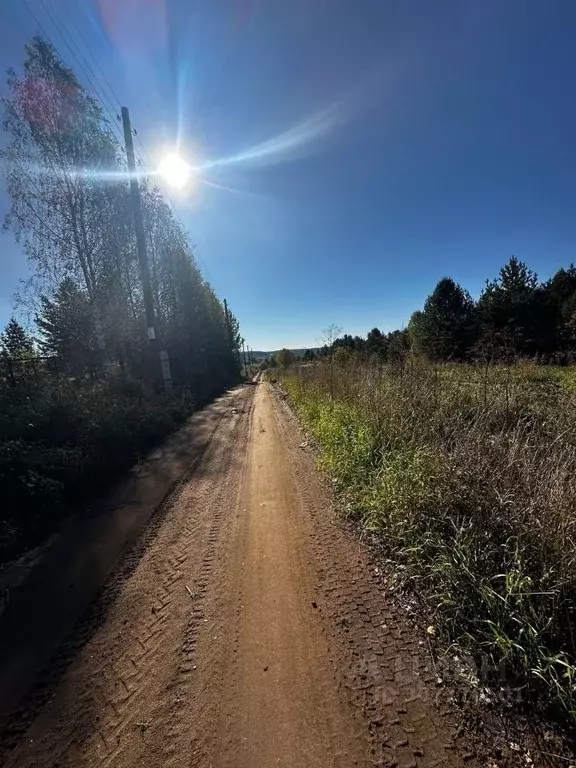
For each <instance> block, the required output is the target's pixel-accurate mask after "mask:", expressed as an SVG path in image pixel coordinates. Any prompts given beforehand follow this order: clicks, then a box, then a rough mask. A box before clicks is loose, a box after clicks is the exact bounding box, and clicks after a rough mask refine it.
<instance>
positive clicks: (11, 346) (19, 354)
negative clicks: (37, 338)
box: [0, 317, 34, 360]
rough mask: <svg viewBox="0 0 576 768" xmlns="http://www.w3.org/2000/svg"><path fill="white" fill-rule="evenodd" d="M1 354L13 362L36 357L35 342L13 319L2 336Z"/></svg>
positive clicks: (0, 340)
mask: <svg viewBox="0 0 576 768" xmlns="http://www.w3.org/2000/svg"><path fill="white" fill-rule="evenodd" d="M0 352H1V354H2V356H3V357H5V358H10V359H12V360H22V359H31V358H32V357H33V356H34V340H33V338H32V336H30V334H28V333H26V331H25V330H24V328H23V327H22V326H21V325H20V323H19V322H18V321H17V320H16V319H15V318H13V317H12V318H11V319H10V320H9V322H8V324H7V325H6V328H5V329H4V331H3V333H2V334H0Z"/></svg>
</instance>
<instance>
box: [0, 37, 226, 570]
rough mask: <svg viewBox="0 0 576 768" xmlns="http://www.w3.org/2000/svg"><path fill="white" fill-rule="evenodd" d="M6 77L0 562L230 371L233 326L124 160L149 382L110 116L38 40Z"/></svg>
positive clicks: (157, 196)
mask: <svg viewBox="0 0 576 768" xmlns="http://www.w3.org/2000/svg"><path fill="white" fill-rule="evenodd" d="M7 85H8V88H7V96H6V98H4V99H3V100H2V104H3V108H4V119H3V128H4V141H3V143H2V150H1V154H0V159H1V165H2V171H3V173H4V175H5V181H6V191H7V194H8V198H9V201H10V208H9V212H8V215H7V216H6V220H5V222H4V229H5V230H8V231H10V232H12V233H13V235H14V236H15V238H16V241H17V242H18V243H19V244H20V246H21V248H22V250H23V252H24V253H25V255H26V256H27V259H28V262H29V265H30V267H31V277H30V279H29V280H28V281H27V283H26V284H25V285H24V286H23V288H22V290H21V291H20V294H19V297H18V304H19V309H20V311H21V312H22V314H23V315H26V314H27V317H28V322H27V323H25V326H26V327H24V326H23V325H22V324H20V323H19V322H18V321H17V320H16V319H15V318H12V319H11V320H10V321H9V322H8V324H7V326H6V328H5V329H4V331H3V332H2V333H1V334H0V497H1V498H2V499H3V500H4V502H5V503H4V505H3V506H2V511H1V512H0V563H1V562H2V561H3V560H4V559H6V558H10V557H13V556H15V555H17V554H18V553H19V552H20V551H22V550H23V549H24V548H26V547H27V546H31V545H33V544H35V543H36V542H38V541H39V540H41V538H42V537H43V536H44V535H46V534H47V533H49V532H50V531H52V530H53V529H54V527H55V526H56V525H57V524H58V520H59V519H61V517H62V515H63V514H65V513H67V511H69V510H71V509H77V508H78V506H77V505H78V503H79V502H80V501H83V500H85V499H91V498H93V497H94V496H95V495H96V494H97V493H99V492H100V491H101V490H103V489H104V488H106V487H107V486H108V485H109V484H110V482H111V481H112V480H113V478H114V477H115V475H117V474H118V473H120V472H122V471H124V470H126V469H127V468H128V467H130V466H131V465H132V464H133V463H134V462H135V461H136V460H137V459H138V458H140V457H142V456H143V455H144V454H145V453H146V452H147V451H148V450H149V449H150V448H151V447H152V446H153V445H154V444H156V443H158V442H159V441H160V440H162V439H163V438H165V437H166V435H168V434H169V433H170V432H171V431H172V430H174V429H175V428H177V427H178V425H180V424H181V423H182V422H183V420H184V419H186V418H187V417H188V416H189V415H190V413H191V412H192V410H194V408H196V407H197V406H198V405H199V404H202V403H204V402H205V401H206V400H207V399H208V398H210V397H212V396H214V395H217V394H219V393H221V392H222V391H223V390H224V389H226V388H227V387H229V386H231V385H233V384H235V383H237V382H238V381H239V380H240V376H241V372H240V356H239V349H240V331H239V327H238V322H237V320H236V318H235V317H234V315H233V313H232V312H230V311H229V310H228V308H227V307H226V306H225V305H223V303H222V302H221V301H220V300H219V299H218V297H217V296H216V294H215V293H214V291H213V289H212V287H211V286H210V285H209V284H208V282H207V281H206V280H205V279H204V278H203V276H202V274H201V273H200V270H199V269H198V266H197V264H196V261H195V259H194V256H193V253H192V250H191V247H190V244H189V242H188V237H187V235H186V232H185V231H184V230H183V228H182V226H181V225H180V224H179V223H178V221H176V219H175V217H174V215H173V212H172V209H171V207H170V206H169V205H168V204H167V202H166V200H165V199H164V196H163V194H162V192H161V190H160V189H159V188H158V187H157V186H155V185H154V183H153V180H152V178H151V177H150V176H148V175H147V174H146V173H144V169H142V168H139V183H140V190H141V197H142V206H143V215H144V226H145V236H146V246H147V250H148V255H149V262H150V278H151V286H152V294H153V302H154V310H155V314H156V333H157V336H158V338H159V340H160V344H161V348H163V349H167V350H168V352H169V355H170V363H171V368H172V378H173V382H174V392H173V394H172V395H170V396H165V395H163V394H159V393H158V392H157V386H156V383H157V382H155V381H154V379H155V378H156V379H157V378H158V377H155V376H154V375H153V374H152V371H151V366H150V363H151V359H150V352H149V345H148V339H147V324H146V317H145V310H144V300H143V290H142V283H141V279H140V272H139V262H138V253H137V249H136V238H135V231H134V219H133V211H132V208H131V201H130V193H129V185H128V174H127V167H126V161H125V157H124V152H123V148H122V146H121V145H120V144H119V143H118V142H117V141H116V139H115V136H114V131H113V126H111V124H110V123H108V122H107V121H106V120H105V119H104V116H103V113H102V108H101V106H100V105H99V104H98V103H97V102H96V101H95V100H94V99H92V98H91V96H90V95H89V94H88V93H87V92H86V91H85V89H84V88H83V87H82V85H81V84H80V83H79V81H78V79H77V78H76V76H75V74H74V73H73V71H72V70H71V69H69V68H68V67H67V66H65V64H64V63H63V62H62V60H61V59H60V58H59V56H58V54H57V52H56V50H55V49H54V48H53V47H52V45H51V44H50V43H49V42H47V41H46V40H44V39H42V38H40V37H35V38H33V39H32V40H31V41H30V42H29V43H28V45H27V46H26V50H25V60H24V63H23V68H22V70H21V72H20V73H19V74H17V73H16V72H15V71H13V70H10V71H9V73H8V83H7ZM156 363H157V365H158V368H159V363H158V360H157V359H156ZM158 373H159V371H158ZM82 508H83V507H82Z"/></svg>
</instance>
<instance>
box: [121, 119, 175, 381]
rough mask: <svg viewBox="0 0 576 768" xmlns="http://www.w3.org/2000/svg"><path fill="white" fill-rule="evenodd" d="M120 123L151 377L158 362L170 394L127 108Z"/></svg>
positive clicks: (154, 375) (169, 377)
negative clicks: (155, 308) (123, 141)
mask: <svg viewBox="0 0 576 768" xmlns="http://www.w3.org/2000/svg"><path fill="white" fill-rule="evenodd" d="M122 124H123V126H124V140H125V141H126V157H127V158H128V176H129V178H130V196H131V200H132V213H133V214H134V229H135V231H136V245H137V248H138V264H139V265H140V279H141V280H142V294H143V296H144V309H145V312H146V330H147V334H148V350H149V358H150V367H151V369H152V378H153V379H155V380H157V379H158V376H157V374H156V371H157V370H158V362H159V363H160V372H161V375H162V381H163V382H164V391H165V392H167V393H169V392H172V374H171V372H170V361H169V359H168V352H167V351H166V350H165V349H162V350H160V351H159V347H158V339H157V338H156V322H155V318H154V300H153V298H152V285H151V283H150V265H149V264H148V254H147V252H146V237H145V235H144V218H143V216H142V199H141V198H140V187H139V185H138V178H137V176H136V163H135V160H134V142H133V140H132V126H131V125H130V113H129V112H128V108H127V107H122Z"/></svg>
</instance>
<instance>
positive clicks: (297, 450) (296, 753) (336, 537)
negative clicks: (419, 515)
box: [0, 383, 486, 768]
mask: <svg viewBox="0 0 576 768" xmlns="http://www.w3.org/2000/svg"><path fill="white" fill-rule="evenodd" d="M215 407H216V409H219V410H217V414H218V418H217V419H216V421H215V422H214V423H216V422H217V424H218V428H217V429H216V428H214V429H211V430H207V431H206V433H205V440H204V443H203V444H202V447H201V449H200V448H198V452H197V457H198V458H197V461H196V462H195V464H194V466H193V468H192V469H190V468H189V471H188V473H187V474H186V476H185V479H184V481H183V482H181V483H180V484H179V485H178V487H177V489H176V491H174V492H173V493H172V495H171V496H170V497H169V498H168V499H167V500H166V501H165V502H164V505H163V509H162V514H161V515H160V516H154V515H152V516H151V517H150V521H149V522H148V524H147V525H144V524H143V523H142V526H143V527H141V528H142V529H141V530H140V529H138V538H137V541H136V543H135V544H134V546H133V547H132V548H131V549H130V550H129V551H127V552H125V554H124V556H123V557H122V558H121V560H120V562H119V563H118V564H117V565H116V566H114V567H112V564H111V563H112V560H113V558H112V556H111V555H110V556H109V557H108V560H107V561H106V563H107V564H106V567H107V568H108V570H111V571H112V575H111V576H110V577H109V578H108V579H107V580H106V583H105V585H104V588H103V591H100V593H99V597H98V598H97V599H96V600H95V601H93V603H92V608H91V609H90V610H88V612H87V613H84V614H83V615H82V618H81V619H80V620H79V621H76V623H75V626H74V629H73V630H71V631H70V633H69V635H67V640H66V642H65V643H64V650H62V647H61V646H60V651H59V653H60V657H58V656H56V660H55V661H54V662H53V664H48V675H47V677H46V674H45V675H44V678H43V677H42V676H40V680H41V682H37V685H36V687H35V689H33V691H32V694H31V696H28V697H27V698H26V700H25V703H24V704H21V705H20V706H19V707H17V708H16V710H13V711H12V712H11V713H10V714H6V715H4V719H5V721H6V722H7V723H8V725H9V727H7V728H5V729H4V739H3V747H4V754H5V758H6V762H5V765H6V766H7V767H8V766H9V767H10V768H15V766H18V767H19V768H32V766H34V767H37V768H40V767H42V768H44V767H46V768H48V766H50V767H51V768H52V767H53V766H59V767H60V768H63V767H64V766H74V767H75V768H80V767H82V766H96V765H98V766H108V765H109V766H115V768H122V766H137V765H138V766H140V765H143V766H144V765H145V766H147V767H148V768H151V767H153V766H163V767H165V766H197V767H198V768H211V767H213V768H216V767H218V768H272V766H283V767H284V768H308V767H309V766H310V767H311V766H322V768H331V767H332V766H333V767H334V768H348V767H349V766H382V767H383V766H390V767H391V766H396V765H398V766H433V765H438V766H459V765H464V764H466V765H476V764H486V762H485V761H480V762H478V763H476V758H475V756H474V755H472V754H468V755H465V754H463V753H462V749H461V748H460V745H459V744H458V741H457V740H455V739H454V735H453V723H452V721H451V714H450V713H446V712H445V713H440V712H439V711H438V709H437V708H436V706H435V704H434V673H433V670H432V671H431V670H430V669H428V666H427V664H426V659H425V656H424V654H423V649H422V646H421V644H420V643H421V638H420V637H419V636H418V634H417V633H416V632H415V631H414V630H413V629H412V628H411V627H410V626H408V625H407V624H406V623H405V621H404V619H403V618H402V617H401V616H399V615H398V612H397V611H396V610H395V609H394V607H393V605H392V603H391V602H390V600H389V599H388V597H387V596H386V594H384V593H383V592H382V584H381V581H380V580H379V578H378V573H377V569H375V567H374V564H373V563H372V562H371V560H370V557H369V555H368V554H367V552H366V551H365V549H364V548H362V547H361V546H360V545H359V544H358V542H357V541H355V540H354V538H353V537H351V536H349V535H347V534H346V532H345V531H344V530H343V529H342V528H341V527H340V526H339V525H338V524H337V522H336V521H335V519H334V513H333V511H332V508H331V506H330V503H329V501H328V497H327V494H326V491H325V489H324V488H323V487H322V483H321V480H320V479H319V477H318V476H317V474H316V472H315V469H314V458H313V456H312V454H311V453H310V452H309V451H308V450H307V448H306V446H305V445H304V446H302V441H303V440H304V438H303V436H302V434H301V433H300V432H299V430H298V428H297V426H296V424H295V423H294V420H293V417H292V415H291V413H290V411H289V409H288V408H287V407H286V405H285V403H284V402H283V401H282V400H281V398H279V397H278V395H277V394H276V393H275V392H274V390H273V389H272V388H271V387H270V385H268V384H266V383H261V384H259V385H257V386H246V387H243V388H241V389H239V390H236V391H235V392H233V393H231V394H229V395H227V396H226V397H225V398H223V399H222V400H221V401H219V403H218V404H217V405H216V406H215ZM135 530H136V529H135ZM134 535H135V534H134ZM80 554H81V553H80ZM78 578H80V579H81V578H82V576H81V575H80V576H79V577H78ZM95 588H96V587H95V585H94V584H93V583H92V584H90V585H89V586H88V587H86V594H87V593H88V591H89V589H92V590H94V589H95ZM83 594H84V593H83ZM93 597H95V595H93ZM64 608H65V606H60V607H59V609H58V611H59V613H62V612H64ZM6 615H8V612H7V614H6ZM57 634H58V637H60V635H61V634H62V630H61V629H60V630H59V631H58V633H57ZM37 638H39V636H38V635H37ZM51 642H52V643H54V642H55V640H54V638H53V639H52V641H51ZM38 645H39V646H41V645H42V641H41V640H40V639H38ZM6 653H7V654H8V647H7V646H6ZM45 653H46V649H44V654H45ZM58 658H60V661H58ZM19 663H20V662H19ZM4 664H5V666H6V667H9V666H10V664H9V658H8V656H5V658H4ZM22 665H23V666H22V667H21V668H22V669H25V664H24V662H22ZM36 666H37V663H36ZM52 666H54V668H55V670H56V671H55V672H53V674H52V676H50V674H49V671H50V669H51V668H52ZM30 668H32V667H30ZM34 669H36V667H34ZM36 675H37V673H36ZM37 677H38V675H37ZM45 678H46V680H47V681H48V682H46V680H45ZM42 680H45V681H44V682H42ZM11 690H12V689H11ZM1 694H2V689H1V687H0V698H1ZM12 698H13V697H12ZM9 699H10V696H9V692H6V694H5V696H4V700H3V704H4V709H6V706H7V704H6V702H7V701H8V700H9ZM1 705H2V702H0V706H1ZM0 712H2V710H1V709H0Z"/></svg>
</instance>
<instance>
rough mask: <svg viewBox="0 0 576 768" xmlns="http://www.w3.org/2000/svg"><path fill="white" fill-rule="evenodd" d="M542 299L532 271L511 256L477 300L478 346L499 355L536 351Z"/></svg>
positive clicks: (538, 339)
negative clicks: (479, 330) (479, 329)
mask: <svg viewBox="0 0 576 768" xmlns="http://www.w3.org/2000/svg"><path fill="white" fill-rule="evenodd" d="M542 300H543V295H542V293H541V292H540V291H539V286H538V278H537V276H536V274H535V273H534V272H532V270H530V269H529V268H528V267H527V266H526V264H524V263H523V262H521V261H520V260H519V259H517V258H516V257H515V256H512V257H511V258H510V259H509V261H508V262H507V263H506V264H505V265H504V266H503V267H502V269H501V270H500V274H499V276H498V277H497V278H496V279H495V280H492V281H488V282H487V283H486V287H485V288H484V291H483V292H482V294H481V296H480V298H479V300H478V313H479V320H480V328H481V339H480V344H481V346H482V347H484V348H490V349H491V350H493V351H494V352H495V353H496V354H500V355H502V354H505V355H534V354H537V353H538V352H540V351H541V348H540V345H539V342H540V341H541V338H542V329H541V326H540V325H539V323H540V318H541V311H542V308H543V301H542Z"/></svg>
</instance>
